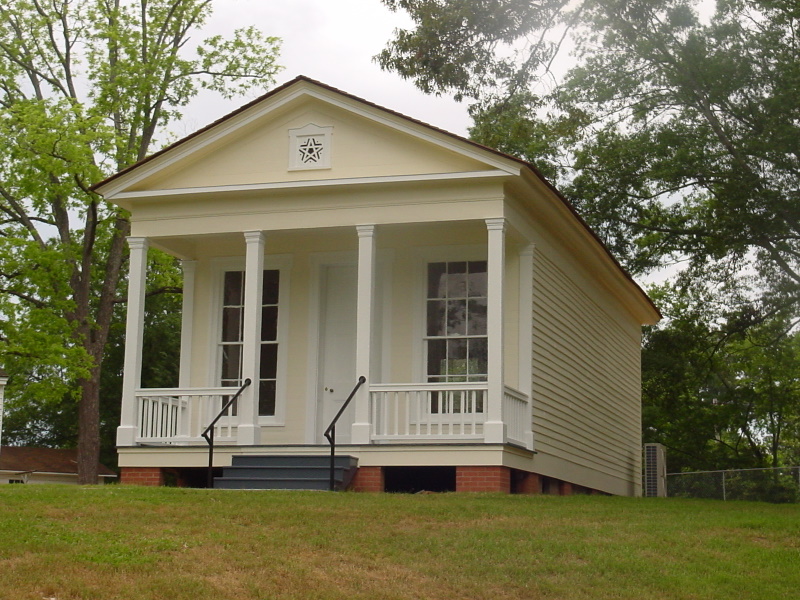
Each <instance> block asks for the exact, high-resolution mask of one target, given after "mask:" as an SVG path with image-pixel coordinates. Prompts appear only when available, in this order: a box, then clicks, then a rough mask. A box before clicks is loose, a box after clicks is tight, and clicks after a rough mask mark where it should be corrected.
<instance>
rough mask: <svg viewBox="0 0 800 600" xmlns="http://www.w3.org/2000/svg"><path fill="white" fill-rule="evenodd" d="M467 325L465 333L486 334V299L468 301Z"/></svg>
mask: <svg viewBox="0 0 800 600" xmlns="http://www.w3.org/2000/svg"><path fill="white" fill-rule="evenodd" d="M468 323H469V326H468V327H467V335H486V299H485V298H480V299H472V300H470V301H469V321H468Z"/></svg>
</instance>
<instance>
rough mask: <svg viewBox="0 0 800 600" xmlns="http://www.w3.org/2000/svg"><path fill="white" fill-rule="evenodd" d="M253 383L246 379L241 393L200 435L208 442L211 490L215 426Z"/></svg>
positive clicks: (225, 406)
mask: <svg viewBox="0 0 800 600" xmlns="http://www.w3.org/2000/svg"><path fill="white" fill-rule="evenodd" d="M251 383H253V382H252V381H250V380H249V379H245V380H244V383H243V384H242V387H240V388H239V391H238V392H236V393H235V394H234V395H233V396H231V397H230V398H229V399H228V401H227V402H226V403H225V405H224V406H223V407H222V410H220V411H219V414H218V415H217V416H216V417H214V420H213V421H211V423H209V424H208V427H206V428H205V430H204V431H203V433H201V434H200V435H202V436H203V437H204V438H205V439H206V442H208V487H210V488H212V487H214V425H216V424H217V421H219V420H220V419H221V418H222V415H224V414H225V411H226V410H228V409H229V408H230V406H231V404H233V403H234V402H236V399H237V398H238V397H239V396H241V395H242V392H243V391H244V388H246V387H247V386H248V385H250V384H251Z"/></svg>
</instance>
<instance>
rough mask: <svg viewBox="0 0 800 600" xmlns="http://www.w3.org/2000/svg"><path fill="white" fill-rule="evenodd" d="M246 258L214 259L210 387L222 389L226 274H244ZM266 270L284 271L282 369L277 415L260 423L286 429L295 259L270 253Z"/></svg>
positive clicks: (280, 331)
mask: <svg viewBox="0 0 800 600" xmlns="http://www.w3.org/2000/svg"><path fill="white" fill-rule="evenodd" d="M244 270H245V259H244V257H243V256H241V257H240V256H237V257H229V258H214V259H212V260H211V281H212V284H211V285H212V298H213V305H212V310H211V319H210V327H211V331H210V335H209V338H208V339H209V340H211V341H212V343H213V344H214V349H213V351H212V352H210V353H209V354H210V361H211V364H210V365H209V370H208V372H209V373H212V374H213V375H212V381H209V382H208V385H210V386H214V387H216V386H218V385H219V381H220V379H221V377H222V356H221V351H222V350H221V346H220V332H221V328H222V310H221V308H222V302H223V283H224V276H225V272H226V271H244ZM264 270H277V271H279V272H280V287H279V289H278V366H277V373H276V382H275V415H274V416H259V417H258V424H259V425H263V426H265V427H282V426H284V425H286V398H287V379H288V376H289V368H288V365H289V322H290V315H289V306H290V302H289V298H290V296H289V289H290V283H291V282H290V279H291V272H292V256H291V255H290V254H267V255H265V256H264Z"/></svg>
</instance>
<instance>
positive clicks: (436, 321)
mask: <svg viewBox="0 0 800 600" xmlns="http://www.w3.org/2000/svg"><path fill="white" fill-rule="evenodd" d="M446 307H447V304H446V302H445V301H444V300H428V329H427V331H428V335H435V336H439V335H444V331H445V327H444V317H445V309H446Z"/></svg>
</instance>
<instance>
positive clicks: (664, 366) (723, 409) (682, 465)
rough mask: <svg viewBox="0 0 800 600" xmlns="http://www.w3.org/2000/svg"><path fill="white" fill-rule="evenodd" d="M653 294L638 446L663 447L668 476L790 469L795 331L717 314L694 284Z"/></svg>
mask: <svg viewBox="0 0 800 600" xmlns="http://www.w3.org/2000/svg"><path fill="white" fill-rule="evenodd" d="M652 295H653V297H654V298H655V299H656V301H657V302H658V303H659V305H660V306H661V307H662V310H663V311H664V312H665V316H666V317H667V319H668V321H667V324H666V325H663V326H660V327H657V328H653V329H651V330H650V331H648V332H647V333H646V335H645V341H644V352H643V355H642V388H643V396H644V408H643V420H644V437H645V441H647V442H659V443H662V444H664V445H665V446H667V448H668V449H669V456H670V467H669V468H670V471H681V470H697V469H701V470H705V469H725V468H751V467H753V468H755V467H777V466H781V465H794V464H798V460H800V456H798V455H797V453H796V451H793V450H792V448H793V447H795V448H796V444H797V441H798V439H799V438H800V370H798V368H797V365H798V364H800V332H798V331H797V330H796V324H795V322H793V321H792V320H790V319H789V318H787V316H786V315H780V314H778V315H774V316H772V317H770V318H768V319H763V320H760V319H756V320H752V321H743V320H742V318H741V317H742V315H741V312H740V311H737V312H731V313H729V314H727V315H725V314H724V310H725V308H726V307H724V306H719V303H720V299H719V298H718V297H717V294H716V290H714V289H710V288H708V287H704V286H703V285H701V284H698V283H696V284H695V285H694V286H692V287H689V288H686V289H683V290H678V289H673V288H671V287H670V286H663V287H661V288H659V289H656V290H653V291H652ZM720 314H722V315H723V316H720Z"/></svg>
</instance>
